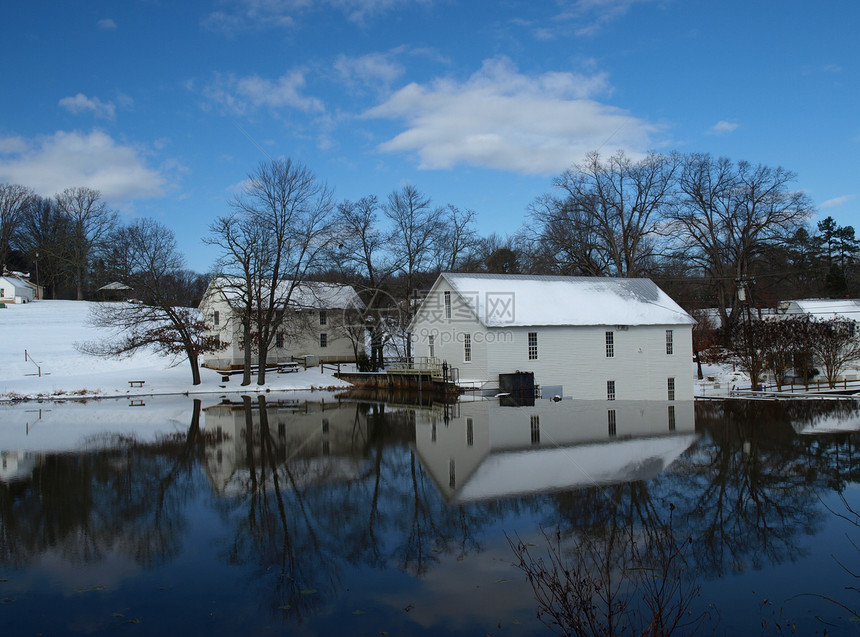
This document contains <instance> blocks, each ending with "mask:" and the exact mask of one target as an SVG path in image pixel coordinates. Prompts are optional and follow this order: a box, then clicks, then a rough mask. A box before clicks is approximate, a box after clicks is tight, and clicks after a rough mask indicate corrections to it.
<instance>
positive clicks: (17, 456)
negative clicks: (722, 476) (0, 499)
mask: <svg viewBox="0 0 860 637" xmlns="http://www.w3.org/2000/svg"><path fill="white" fill-rule="evenodd" d="M42 457H43V455H42V454H36V453H33V452H31V451H0V482H6V483H8V482H16V481H18V480H29V479H30V477H31V476H32V475H33V470H34V469H35V468H36V464H37V462H38V461H39V460H41V458H42Z"/></svg>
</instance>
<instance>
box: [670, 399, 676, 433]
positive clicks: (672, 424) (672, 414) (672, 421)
mask: <svg viewBox="0 0 860 637" xmlns="http://www.w3.org/2000/svg"><path fill="white" fill-rule="evenodd" d="M669 431H675V405H669Z"/></svg>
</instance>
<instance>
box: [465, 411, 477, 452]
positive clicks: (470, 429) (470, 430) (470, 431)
mask: <svg viewBox="0 0 860 637" xmlns="http://www.w3.org/2000/svg"><path fill="white" fill-rule="evenodd" d="M466 444H467V445H468V446H470V447H471V446H472V445H473V444H475V425H474V422H473V421H472V419H471V418H466Z"/></svg>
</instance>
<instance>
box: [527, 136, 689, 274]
mask: <svg viewBox="0 0 860 637" xmlns="http://www.w3.org/2000/svg"><path fill="white" fill-rule="evenodd" d="M679 163H680V158H679V156H678V155H675V154H671V155H661V154H657V153H651V154H649V155H648V156H647V157H645V158H644V159H642V160H640V161H633V160H631V159H630V158H629V157H627V156H626V155H625V154H624V153H623V152H621V151H619V152H618V153H616V154H615V155H612V156H611V157H609V158H608V159H607V160H605V161H604V160H602V159H601V157H600V154H599V153H597V152H592V153H589V154H588V155H587V156H586V159H585V161H584V162H583V163H582V164H578V165H576V166H574V167H573V168H572V169H570V170H567V171H565V172H564V173H563V174H562V175H561V176H560V177H558V178H556V179H555V180H554V182H553V185H554V186H555V187H556V188H557V189H559V190H560V191H562V193H563V196H562V197H561V198H554V197H544V198H542V199H541V200H539V201H538V202H536V204H535V205H534V206H533V207H532V217H533V218H534V219H535V220H536V221H537V226H538V230H537V235H538V237H539V239H540V241H541V242H544V243H546V244H547V245H548V246H549V247H551V248H553V249H554V252H555V253H557V254H558V257H559V265H560V266H561V267H562V269H565V270H568V269H571V266H572V268H573V269H575V270H579V272H573V273H577V274H578V273H583V274H591V275H602V276H620V277H636V276H641V275H642V274H645V273H647V272H648V271H649V269H651V260H652V258H653V255H654V250H655V246H656V243H657V239H658V237H659V233H660V226H661V224H662V221H663V218H664V216H665V215H666V211H667V209H668V207H669V205H670V204H671V200H672V197H673V193H674V190H673V186H674V176H675V173H676V170H677V167H678V164H679ZM565 266H567V267H565Z"/></svg>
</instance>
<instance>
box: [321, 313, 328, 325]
mask: <svg viewBox="0 0 860 637" xmlns="http://www.w3.org/2000/svg"><path fill="white" fill-rule="evenodd" d="M320 325H328V312H326V311H325V310H320Z"/></svg>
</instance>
